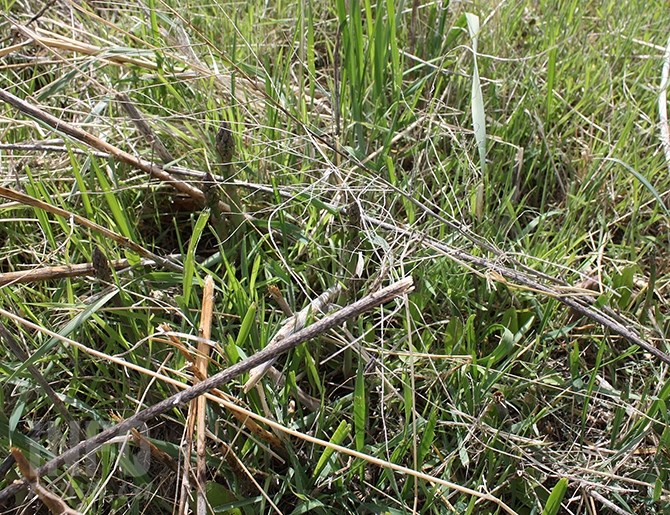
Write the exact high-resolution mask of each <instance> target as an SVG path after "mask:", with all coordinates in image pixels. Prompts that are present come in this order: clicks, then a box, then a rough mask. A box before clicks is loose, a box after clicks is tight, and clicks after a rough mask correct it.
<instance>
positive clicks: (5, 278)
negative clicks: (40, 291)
mask: <svg viewBox="0 0 670 515" xmlns="http://www.w3.org/2000/svg"><path fill="white" fill-rule="evenodd" d="M140 265H142V266H154V265H156V262H155V261H154V260H153V259H142V260H141V261H140ZM129 266H132V265H131V263H130V262H129V261H128V260H127V259H115V260H112V261H109V267H110V268H111V269H114V270H121V269H123V268H126V267H129ZM86 275H96V267H95V265H94V264H93V263H81V264H77V265H55V266H43V267H39V268H31V269H30V270H23V271H20V272H4V273H0V287H2V286H6V285H8V284H20V283H32V282H37V281H50V280H53V279H64V278H66V277H83V276H86Z"/></svg>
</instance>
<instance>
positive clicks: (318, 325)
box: [0, 277, 490, 503]
mask: <svg viewBox="0 0 670 515" xmlns="http://www.w3.org/2000/svg"><path fill="white" fill-rule="evenodd" d="M413 288H414V283H413V281H412V278H411V277H406V278H404V279H401V280H399V281H397V282H395V283H393V284H391V285H389V286H387V287H386V288H383V289H381V290H379V291H377V292H374V293H372V294H370V295H367V296H366V297H363V298H362V299H360V300H358V301H356V302H354V303H353V304H350V305H348V306H346V307H344V308H342V309H340V310H339V311H337V312H335V313H333V314H332V315H329V316H327V317H325V318H323V319H321V320H319V321H317V322H315V323H314V324H312V325H310V326H308V327H306V328H305V329H303V330H301V331H299V332H297V333H295V334H292V335H290V336H288V337H287V338H285V339H284V340H282V341H281V342H279V343H278V344H277V345H276V346H274V347H270V348H265V349H263V350H261V351H259V352H257V353H256V354H254V355H252V356H250V357H249V358H247V359H244V360H242V361H240V362H238V363H236V364H235V365H232V366H231V367H229V368H227V369H226V370H223V371H221V372H219V373H217V374H215V375H213V376H211V377H209V378H207V379H206V380H204V381H201V382H200V383H197V384H195V385H193V386H191V387H189V388H187V389H185V390H183V391H181V392H179V393H176V394H175V395H172V396H171V397H168V398H167V399H164V400H163V401H161V402H158V403H157V404H154V405H153V406H150V407H148V408H145V409H143V410H141V411H139V412H138V413H136V414H135V415H133V416H132V417H129V418H127V419H126V420H124V421H123V422H121V423H119V424H115V425H113V426H111V427H109V428H107V429H105V430H104V431H102V432H101V433H99V434H97V435H96V436H94V437H92V438H89V439H88V440H85V441H83V442H80V443H79V444H77V445H75V446H74V447H71V448H70V449H68V450H67V451H65V452H64V453H63V454H61V455H59V456H57V457H56V458H54V459H52V460H50V461H48V462H47V463H45V464H44V465H42V466H41V467H40V468H39V469H37V473H38V474H39V476H43V475H46V474H49V473H51V472H53V471H55V470H57V469H58V468H59V467H61V466H63V465H66V464H69V463H74V462H76V461H77V460H78V459H80V458H81V457H82V456H85V455H86V454H88V453H90V452H92V451H94V450H95V449H97V448H98V447H100V446H101V445H103V444H105V443H106V442H108V441H109V440H111V439H112V438H114V437H116V436H118V435H120V434H123V433H126V432H128V431H130V430H131V429H133V428H136V427H138V426H139V425H141V424H143V423H145V422H147V421H149V420H151V419H153V418H155V417H157V416H159V415H161V414H163V413H165V412H166V411H168V410H170V409H174V408H175V407H177V406H180V405H183V404H184V403H186V402H190V401H191V400H193V399H195V398H197V397H199V396H200V395H203V394H206V393H207V392H209V391H210V390H211V389H213V388H216V387H218V386H220V385H222V384H224V383H227V382H229V381H231V380H232V379H234V378H235V377H237V376H239V375H240V374H243V373H244V372H247V371H249V370H251V369H252V368H253V367H255V366H257V365H259V364H261V363H264V362H266V361H268V360H269V359H272V358H275V357H277V356H278V355H280V354H283V353H285V352H287V351H289V350H291V349H293V348H295V347H297V346H298V345H300V344H301V343H304V342H306V341H308V340H311V339H313V338H315V337H317V336H319V335H321V334H323V333H325V332H326V331H328V330H330V329H332V328H334V327H338V326H339V325H341V324H343V323H344V322H346V321H347V320H350V319H351V318H354V317H356V316H358V315H360V314H361V313H364V312H366V311H369V310H370V309H373V308H374V307H376V306H379V305H381V304H384V303H386V302H389V301H391V300H393V299H395V298H397V297H399V296H402V295H406V294H408V293H410V292H411V291H412V290H413ZM2 311H3V312H4V313H7V314H9V315H11V314H10V313H8V312H6V311H4V310H2ZM10 318H16V317H14V316H10ZM24 487H25V483H14V484H12V485H10V486H8V487H6V488H5V489H3V490H2V491H0V503H4V502H6V501H7V500H9V499H10V498H11V497H12V496H13V495H14V494H16V493H17V492H19V491H20V490H21V489H22V488H24ZM473 492H474V491H473ZM475 493H476V494H477V496H482V494H481V493H480V492H475ZM473 495H474V494H473ZM486 498H490V496H488V495H486Z"/></svg>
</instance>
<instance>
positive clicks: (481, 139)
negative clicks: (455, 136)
mask: <svg viewBox="0 0 670 515" xmlns="http://www.w3.org/2000/svg"><path fill="white" fill-rule="evenodd" d="M465 18H466V20H467V23H468V32H469V33H470V38H472V59H473V66H472V129H473V130H474V133H475V141H476V142H477V149H478V150H479V161H480V164H481V170H482V174H484V173H485V172H486V116H485V112H484V95H483V94H482V86H481V83H480V81H479V68H478V67H477V37H478V34H479V17H478V16H476V15H474V14H471V13H466V14H465Z"/></svg>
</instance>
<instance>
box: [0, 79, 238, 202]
mask: <svg viewBox="0 0 670 515" xmlns="http://www.w3.org/2000/svg"><path fill="white" fill-rule="evenodd" d="M0 100H4V101H5V102H7V103H8V104H10V105H11V106H13V107H15V108H16V109H18V110H19V111H21V112H22V113H24V114H27V115H28V116H30V117H32V118H34V119H36V120H38V121H40V122H42V123H44V124H46V125H48V126H49V127H51V128H52V129H53V130H55V131H58V132H61V133H63V134H66V135H68V136H70V137H71V138H74V139H76V140H78V141H81V142H82V143H84V144H85V145H87V146H89V147H92V148H95V149H97V150H100V151H103V152H108V153H109V154H110V155H111V156H112V157H113V158H114V159H116V160H117V161H121V162H122V163H126V164H128V165H130V166H132V167H134V168H138V169H140V170H142V171H144V172H146V173H148V174H149V175H151V176H152V177H154V178H156V179H159V180H161V181H163V182H166V183H168V184H169V185H170V186H172V187H173V188H174V189H176V190H177V191H179V192H181V193H184V194H186V195H188V196H189V197H191V198H193V199H194V200H195V201H196V202H198V204H199V205H201V206H203V207H204V206H205V203H206V202H205V194H204V193H203V192H202V191H200V190H199V189H198V188H196V187H194V186H191V185H190V184H188V183H186V182H184V181H181V180H179V179H177V178H175V177H173V176H172V175H170V174H169V173H168V172H166V171H165V170H164V169H163V168H162V167H160V166H156V165H155V164H153V163H150V162H149V161H145V160H144V159H141V158H139V157H135V156H133V155H132V154H129V153H128V152H125V151H123V150H121V149H120V148H118V147H115V146H114V145H112V144H110V143H107V142H106V141H103V140H101V139H100V138H97V137H96V136H94V135H93V134H91V133H89V132H86V131H84V130H82V129H80V128H78V127H75V126H74V125H70V124H69V123H66V122H64V121H63V120H60V119H58V118H56V117H55V116H53V115H51V114H49V113H47V112H46V111H43V110H42V109H40V108H38V107H36V106H34V105H32V104H29V103H28V102H26V101H24V100H21V99H20V98H19V97H17V96H15V95H12V94H11V93H10V92H8V91H5V90H4V89H0ZM218 207H219V210H220V211H221V212H225V213H229V212H230V206H228V205H227V204H226V203H225V202H220V201H219V204H218Z"/></svg>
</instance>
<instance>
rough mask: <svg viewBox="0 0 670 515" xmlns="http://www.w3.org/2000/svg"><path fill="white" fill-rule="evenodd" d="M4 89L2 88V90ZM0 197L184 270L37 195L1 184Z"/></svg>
mask: <svg viewBox="0 0 670 515" xmlns="http://www.w3.org/2000/svg"><path fill="white" fill-rule="evenodd" d="M1 91H2V90H0V92H1ZM0 197H5V198H7V199H10V200H14V201H16V202H19V203H21V204H25V205H27V206H32V207H36V208H38V209H42V210H44V211H46V212H47V213H51V214H53V215H57V216H62V217H63V218H65V219H68V220H70V219H71V220H73V221H74V222H75V223H77V224H79V225H81V226H83V227H87V228H89V229H91V230H93V231H95V232H97V233H99V234H102V235H103V236H105V237H106V238H109V239H111V240H113V241H115V242H116V243H118V244H119V245H121V246H122V247H126V248H128V249H130V250H132V251H133V252H136V253H137V254H139V255H140V256H142V257H145V258H148V259H151V260H153V261H155V262H156V263H158V264H159V265H161V266H163V267H164V268H167V269H169V270H174V271H177V272H181V271H182V270H183V267H182V266H181V265H179V264H177V263H175V262H173V261H171V260H168V259H165V258H163V257H161V256H158V255H157V254H154V253H153V252H151V251H148V250H147V249H145V248H144V247H142V246H141V245H138V244H137V243H135V242H134V241H132V240H131V239H129V238H126V237H125V236H121V235H120V234H118V233H115V232H114V231H110V230H109V229H107V228H106V227H103V226H102V225H99V224H97V223H95V222H92V221H91V220H89V219H88V218H84V217H83V216H80V215H77V214H75V213H72V212H71V211H67V210H65V209H63V208H60V207H56V206H52V205H51V204H47V203H46V202H43V201H42V200H39V199H36V198H35V197H31V196H30V195H26V194H25V193H20V192H18V191H16V190H13V189H11V188H6V187H4V186H0Z"/></svg>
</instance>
